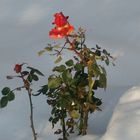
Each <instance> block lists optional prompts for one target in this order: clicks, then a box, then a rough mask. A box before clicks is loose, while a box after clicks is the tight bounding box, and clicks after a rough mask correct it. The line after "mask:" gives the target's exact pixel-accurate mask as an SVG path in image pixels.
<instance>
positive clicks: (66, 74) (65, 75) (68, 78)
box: [62, 70, 72, 82]
mask: <svg viewBox="0 0 140 140" xmlns="http://www.w3.org/2000/svg"><path fill="white" fill-rule="evenodd" d="M62 78H63V81H65V82H70V81H71V80H72V74H71V73H70V71H69V70H66V71H64V72H63V73H62Z"/></svg>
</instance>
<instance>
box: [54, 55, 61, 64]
mask: <svg viewBox="0 0 140 140" xmlns="http://www.w3.org/2000/svg"><path fill="white" fill-rule="evenodd" d="M61 60H62V57H61V55H59V56H58V57H57V59H56V60H55V61H54V63H55V64H56V63H59V62H60V61H61Z"/></svg>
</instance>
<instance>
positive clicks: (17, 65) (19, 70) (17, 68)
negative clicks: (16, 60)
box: [14, 64, 22, 73]
mask: <svg viewBox="0 0 140 140" xmlns="http://www.w3.org/2000/svg"><path fill="white" fill-rule="evenodd" d="M21 69H22V65H20V64H16V65H15V68H14V71H15V72H16V73H20V72H21Z"/></svg>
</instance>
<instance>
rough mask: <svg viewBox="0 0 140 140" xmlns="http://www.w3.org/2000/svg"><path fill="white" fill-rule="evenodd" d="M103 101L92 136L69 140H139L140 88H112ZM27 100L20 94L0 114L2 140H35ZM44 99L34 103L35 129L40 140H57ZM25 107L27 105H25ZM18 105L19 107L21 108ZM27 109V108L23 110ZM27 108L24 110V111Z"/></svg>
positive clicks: (90, 130) (102, 95)
mask: <svg viewBox="0 0 140 140" xmlns="http://www.w3.org/2000/svg"><path fill="white" fill-rule="evenodd" d="M96 95H97V96H98V97H100V98H102V99H103V105H102V107H101V108H102V111H101V112H95V113H94V114H92V115H90V119H89V128H88V134H87V135H86V136H77V134H76V133H75V134H73V135H71V136H70V137H69V140H85V139H87V140H138V139H140V133H139V132H140V86H139V87H133V88H130V89H128V87H110V88H108V89H107V90H106V92H104V91H102V90H98V91H97V93H96ZM26 100H27V96H26V94H24V92H23V93H21V94H20V93H19V94H18V93H17V98H16V100H15V101H14V102H12V103H11V105H9V106H8V107H7V108H5V109H2V110H0V137H1V138H2V140H9V139H14V140H25V139H31V136H32V135H31V130H30V127H29V116H28V111H29V110H28V102H26ZM45 101H46V99H45V98H44V96H42V97H36V98H35V99H34V110H35V127H36V130H37V132H38V140H45V139H51V140H57V139H58V138H59V137H61V136H60V135H54V131H55V130H57V128H58V127H59V124H58V126H56V127H55V129H52V126H51V124H50V123H49V122H48V118H49V116H50V115H49V112H50V108H49V107H48V105H47V104H46V102H45ZM23 103H24V104H23ZM17 104H18V105H17ZM23 105H24V107H23ZM23 108H24V109H23Z"/></svg>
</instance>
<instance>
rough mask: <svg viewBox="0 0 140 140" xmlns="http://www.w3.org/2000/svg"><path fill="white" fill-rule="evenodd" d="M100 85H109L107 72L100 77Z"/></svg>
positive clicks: (101, 86)
mask: <svg viewBox="0 0 140 140" xmlns="http://www.w3.org/2000/svg"><path fill="white" fill-rule="evenodd" d="M99 87H100V88H104V89H106V87H107V79H106V75H105V74H101V75H100V77H99Z"/></svg>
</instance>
